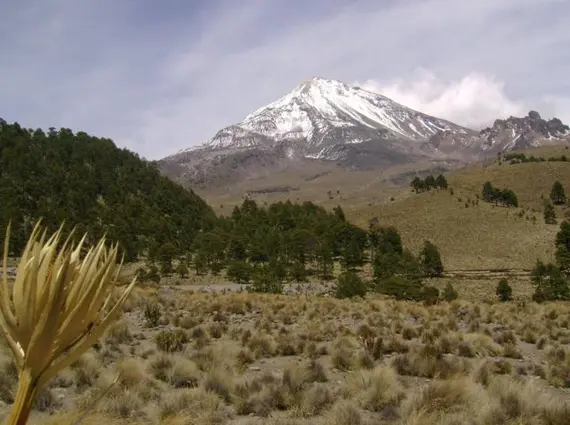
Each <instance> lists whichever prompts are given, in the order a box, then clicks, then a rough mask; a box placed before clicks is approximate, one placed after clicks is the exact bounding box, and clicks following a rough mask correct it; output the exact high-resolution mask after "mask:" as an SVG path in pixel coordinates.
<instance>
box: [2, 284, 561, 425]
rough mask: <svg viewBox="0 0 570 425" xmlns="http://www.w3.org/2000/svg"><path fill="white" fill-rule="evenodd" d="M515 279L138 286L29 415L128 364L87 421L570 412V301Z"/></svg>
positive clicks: (546, 415) (450, 420)
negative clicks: (551, 299)
mask: <svg viewBox="0 0 570 425" xmlns="http://www.w3.org/2000/svg"><path fill="white" fill-rule="evenodd" d="M441 283H442V284H443V283H444V282H443V281H442V282H441ZM486 284H487V285H489V283H488V281H487V283H484V282H483V281H477V280H473V279H471V280H465V281H459V282H458V281H456V283H455V285H456V287H457V288H458V290H459V291H460V294H466V293H470V294H482V293H485V292H487V293H488V288H487V290H486V289H485V285H486ZM477 285H479V286H477ZM518 285H519V286H515V285H513V287H514V291H515V293H517V292H518V293H519V294H521V295H520V296H519V300H518V301H516V302H510V303H505V304H499V303H492V302H482V301H481V299H479V300H476V299H474V298H473V299H472V301H466V300H459V301H454V302H451V303H446V302H443V303H440V304H438V305H434V306H429V307H426V306H424V305H422V304H420V303H409V302H398V301H393V300H386V299H382V298H380V297H378V296H372V297H370V298H367V299H365V300H363V299H360V300H337V299H333V298H327V297H325V296H322V294H321V295H317V294H315V293H314V291H313V290H311V291H306V292H307V293H302V294H299V293H298V292H300V291H296V292H297V294H296V295H281V296H278V295H260V294H249V293H246V292H242V293H239V292H228V291H226V290H224V289H228V288H222V289H221V290H219V291H208V290H207V289H206V287H204V286H192V285H184V284H183V285H178V286H168V285H166V286H161V288H160V289H157V288H154V287H145V286H141V287H140V288H138V289H137V291H136V292H135V293H134V294H133V296H132V298H131V299H130V301H129V302H128V303H127V305H126V306H125V311H124V314H123V316H122V317H121V318H120V320H119V321H118V322H117V323H116V324H115V325H114V326H113V327H112V328H111V329H110V330H109V331H108V332H107V334H106V335H105V337H104V338H103V340H102V341H101V343H100V344H98V345H97V346H96V347H95V348H94V349H92V350H90V351H89V352H88V353H86V354H85V355H84V356H83V357H82V358H81V359H80V361H78V362H77V363H76V364H74V365H72V367H70V368H68V369H66V370H64V371H63V372H61V373H60V375H59V376H58V377H57V378H56V379H54V380H53V381H52V382H51V383H50V384H49V389H47V390H45V391H44V392H43V393H42V394H41V395H40V397H39V400H38V403H37V404H36V411H35V412H34V415H33V417H32V419H31V421H30V423H33V424H42V425H44V424H45V425H47V424H54V425H55V424H58V425H62V424H71V423H73V421H74V420H76V419H77V418H78V417H79V415H80V414H81V412H82V411H83V410H84V409H85V408H86V407H88V406H91V405H92V404H93V402H94V400H95V399H96V398H97V397H98V396H99V395H100V394H101V393H102V392H103V391H105V390H106V389H108V388H109V386H110V384H111V383H112V381H113V379H114V378H115V377H116V376H117V374H118V373H121V376H120V379H119V381H118V384H117V385H115V386H113V387H111V389H110V390H109V391H108V392H107V393H106V394H105V395H104V396H103V399H102V400H101V401H100V402H99V403H98V404H97V405H96V406H95V407H94V408H93V410H91V411H90V412H89V413H87V416H86V417H85V419H84V420H83V421H82V423H83V424H100V423H107V424H109V425H111V424H127V423H137V424H145V423H148V424H159V423H160V424H177V425H178V424H180V425H191V424H205V425H208V424H212V425H213V424H220V425H221V424H231V425H238V424H239V425H254V424H273V425H296V424H299V425H300V424H315V423H316V424H323V425H324V424H332V425H355V424H356V425H358V424H363V425H365V424H370V425H372V424H408V425H411V424H418V425H419V424H422V425H430V424H449V425H451V424H477V425H487V424H488V425H491V424H499V423H500V424H515V423H516V424H537V425H539V424H541V425H542V424H560V425H562V424H567V423H568V413H569V412H570V410H569V409H570V392H569V391H570V390H569V389H568V388H569V387H570V346H569V344H570V305H568V303H548V304H541V305H538V304H535V303H532V302H530V301H528V299H527V296H526V295H524V292H522V291H523V289H521V288H525V287H526V285H528V283H524V282H523V281H521V282H520V283H518ZM211 287H217V285H215V284H213V285H211ZM474 288H478V289H474ZM313 289H314V288H313ZM321 289H323V290H324V289H326V288H325V287H321V288H319V289H317V292H319V291H320V290H321ZM149 303H150V305H154V306H157V307H159V315H156V316H155V317H154V319H155V320H156V323H149V320H148V319H149V318H150V319H152V318H153V316H152V314H150V313H145V311H146V306H147V305H149ZM1 359H2V360H1V361H0V363H1V372H0V400H2V403H3V404H4V407H2V408H1V411H2V413H0V420H2V416H3V415H5V414H6V413H7V412H8V408H9V403H10V402H11V400H10V397H11V395H12V394H13V392H12V391H13V389H14V385H15V382H16V379H17V378H16V376H14V368H13V367H12V366H11V361H10V357H9V355H8V351H7V349H6V348H5V347H4V348H3V349H2V355H1Z"/></svg>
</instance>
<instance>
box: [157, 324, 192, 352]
mask: <svg viewBox="0 0 570 425" xmlns="http://www.w3.org/2000/svg"><path fill="white" fill-rule="evenodd" d="M155 341H156V347H157V348H158V349H159V350H161V351H164V352H166V353H174V352H177V351H182V350H183V349H184V346H185V345H186V343H187V342H188V337H187V336H186V333H185V332H184V331H183V330H182V329H176V330H174V331H161V332H159V333H158V334H157V335H156V337H155Z"/></svg>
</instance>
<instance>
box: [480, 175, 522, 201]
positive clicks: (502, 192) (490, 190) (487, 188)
mask: <svg viewBox="0 0 570 425" xmlns="http://www.w3.org/2000/svg"><path fill="white" fill-rule="evenodd" d="M483 200H484V201H485V202H492V203H494V204H495V205H499V204H501V205H504V206H506V207H518V206H519V201H518V198H517V195H516V193H515V192H514V191H513V190H511V189H499V188H496V187H493V185H492V184H491V182H489V181H488V182H486V183H485V184H484V185H483Z"/></svg>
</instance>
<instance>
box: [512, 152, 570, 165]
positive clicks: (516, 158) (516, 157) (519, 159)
mask: <svg viewBox="0 0 570 425" xmlns="http://www.w3.org/2000/svg"><path fill="white" fill-rule="evenodd" d="M503 159H504V160H505V161H508V162H509V164H511V165H513V164H522V163H526V162H544V161H549V162H556V161H561V162H566V161H568V158H567V157H566V155H560V156H552V157H550V158H543V157H535V156H534V155H531V156H529V157H527V156H526V155H525V154H524V153H514V152H513V153H507V154H505V155H504V156H503Z"/></svg>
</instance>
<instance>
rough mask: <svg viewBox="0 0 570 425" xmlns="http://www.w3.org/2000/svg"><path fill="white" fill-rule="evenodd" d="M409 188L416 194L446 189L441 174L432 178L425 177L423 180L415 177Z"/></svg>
mask: <svg viewBox="0 0 570 425" xmlns="http://www.w3.org/2000/svg"><path fill="white" fill-rule="evenodd" d="M410 186H411V187H412V189H413V190H414V192H416V193H421V192H425V191H429V190H432V189H447V187H448V184H447V179H446V178H445V176H444V175H443V174H440V175H438V176H437V177H434V176H433V175H431V174H430V175H429V176H427V177H426V178H425V179H423V180H422V179H420V178H419V177H415V178H414V179H413V180H412V182H411V183H410Z"/></svg>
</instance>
